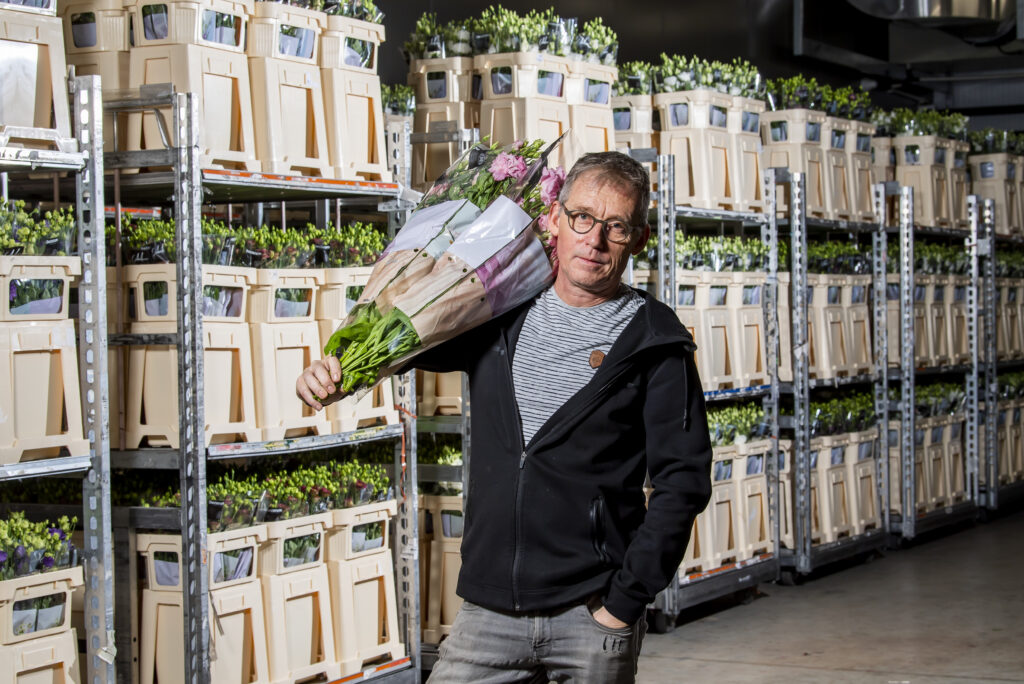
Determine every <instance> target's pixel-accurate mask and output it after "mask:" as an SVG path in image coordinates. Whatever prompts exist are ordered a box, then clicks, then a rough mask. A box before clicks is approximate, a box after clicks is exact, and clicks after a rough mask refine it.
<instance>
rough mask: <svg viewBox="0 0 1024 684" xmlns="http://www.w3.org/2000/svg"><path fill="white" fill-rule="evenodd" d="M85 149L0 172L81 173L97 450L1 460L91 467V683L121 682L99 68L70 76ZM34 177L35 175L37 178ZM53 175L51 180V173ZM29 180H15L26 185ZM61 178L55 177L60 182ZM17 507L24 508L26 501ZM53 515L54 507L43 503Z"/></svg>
mask: <svg viewBox="0 0 1024 684" xmlns="http://www.w3.org/2000/svg"><path fill="white" fill-rule="evenodd" d="M68 85H69V90H70V98H71V109H72V112H73V117H72V118H73V121H74V126H75V137H76V139H77V142H78V151H77V152H57V151H50V150H36V149H27V148H14V147H3V148H0V175H4V183H3V186H4V190H5V192H6V189H7V178H6V174H7V173H9V172H10V173H25V172H33V173H38V172H46V171H71V172H73V174H74V195H75V223H76V225H77V227H78V251H79V255H80V256H81V259H82V276H81V280H80V282H79V284H78V297H79V301H78V340H77V343H78V364H79V378H80V390H81V394H82V418H83V420H82V423H83V428H84V432H85V438H86V439H87V440H88V442H89V455H88V456H80V457H63V458H53V459H47V460H42V461H29V462H25V463H16V464H12V465H7V466H0V481H2V480H18V479H23V478H29V477H43V476H51V475H66V474H78V473H81V474H83V478H82V501H83V506H82V507H81V508H72V509H69V513H70V514H72V515H81V516H82V529H83V531H84V534H85V547H84V548H83V549H81V550H80V551H81V553H82V555H83V558H84V566H85V603H84V610H85V635H84V636H85V641H86V645H87V651H88V654H89V657H88V662H87V672H88V679H89V682H90V684H99V683H100V682H102V683H104V684H113V682H114V668H113V662H114V652H115V651H114V644H113V641H114V582H113V544H112V538H111V524H110V522H111V521H110V464H109V457H110V451H109V448H110V444H109V431H108V420H107V396H108V395H107V344H106V342H107V341H106V335H107V325H106V318H107V314H106V297H105V294H106V283H105V281H106V272H105V270H104V264H105V258H104V252H105V244H104V240H103V184H102V179H103V132H102V131H103V109H102V98H101V94H100V92H101V91H100V81H99V77H96V76H83V77H79V78H75V79H74V80H72V81H71V82H70V83H69V84H68ZM29 182H31V181H29ZM46 182H48V183H49V181H46ZM21 184H22V183H21V182H20V181H18V182H16V183H15V186H16V187H17V188H19V189H20V186H21ZM55 185H56V184H55V183H51V184H50V186H49V187H51V188H53V187H54V186H55ZM11 508H17V509H23V507H22V506H12V507H11ZM38 515H39V516H40V517H44V518H45V517H48V516H52V515H53V511H52V507H50V506H47V507H45V510H40V511H38Z"/></svg>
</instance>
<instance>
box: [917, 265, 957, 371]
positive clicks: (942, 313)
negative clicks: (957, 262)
mask: <svg viewBox="0 0 1024 684" xmlns="http://www.w3.org/2000/svg"><path fill="white" fill-rule="evenodd" d="M915 281H916V282H921V283H923V284H924V285H925V295H924V297H925V301H924V308H925V312H926V313H925V319H926V329H927V338H928V352H927V353H928V356H927V359H926V365H928V366H932V367H937V366H945V365H948V364H949V363H950V360H951V356H950V353H949V328H950V321H949V319H948V318H946V312H947V307H946V299H947V298H949V297H952V296H953V293H952V286H951V282H950V279H949V277H948V276H937V275H936V276H926V275H921V276H915Z"/></svg>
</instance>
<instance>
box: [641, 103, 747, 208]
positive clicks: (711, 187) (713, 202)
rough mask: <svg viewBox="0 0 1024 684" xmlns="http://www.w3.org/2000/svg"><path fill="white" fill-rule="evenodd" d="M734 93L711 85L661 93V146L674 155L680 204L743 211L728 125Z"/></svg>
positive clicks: (661, 150) (734, 145) (733, 149)
mask: <svg viewBox="0 0 1024 684" xmlns="http://www.w3.org/2000/svg"><path fill="white" fill-rule="evenodd" d="M732 106H733V100H732V96H730V95H726V94H724V93H720V92H717V91H712V90H688V91H685V92H678V93H659V94H657V95H655V96H654V107H655V108H656V109H657V110H658V112H659V114H660V117H661V133H660V135H659V136H658V141H659V142H658V151H659V152H660V153H661V154H674V155H675V160H676V161H675V173H676V203H677V204H681V205H687V206H692V207H700V208H704V209H730V210H738V209H739V208H740V207H741V204H742V203H741V200H740V191H739V188H738V187H737V186H736V175H737V173H738V171H737V169H736V167H737V164H738V163H739V160H738V156H737V149H736V140H735V137H734V136H733V135H731V134H730V132H729V129H728V114H729V109H730V108H731V107H732Z"/></svg>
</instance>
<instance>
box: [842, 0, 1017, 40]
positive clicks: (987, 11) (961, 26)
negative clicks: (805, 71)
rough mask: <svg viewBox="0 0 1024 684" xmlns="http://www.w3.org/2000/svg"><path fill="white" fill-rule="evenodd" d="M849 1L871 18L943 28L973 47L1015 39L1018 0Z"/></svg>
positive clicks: (848, 0)
mask: <svg viewBox="0 0 1024 684" xmlns="http://www.w3.org/2000/svg"><path fill="white" fill-rule="evenodd" d="M847 2H849V3H850V4H851V5H853V6H854V7H856V8H857V9H858V10H860V11H861V12H864V13H865V14H868V15H870V16H873V17H877V18H879V19H885V20H889V21H905V22H909V23H913V24H918V25H921V26H926V27H928V28H937V29H941V30H943V31H945V32H947V33H951V34H953V35H956V36H958V37H959V38H962V39H963V40H965V41H966V42H968V43H971V44H972V45H999V44H1002V43H1005V42H1008V41H1010V40H1013V39H1014V38H1015V37H1016V35H1015V28H1016V25H1017V3H1016V0H847Z"/></svg>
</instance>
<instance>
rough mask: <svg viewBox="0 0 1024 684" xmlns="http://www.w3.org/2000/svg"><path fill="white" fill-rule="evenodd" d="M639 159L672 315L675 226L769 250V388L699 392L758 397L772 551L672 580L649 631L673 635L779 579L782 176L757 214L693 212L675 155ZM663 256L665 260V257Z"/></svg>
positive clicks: (660, 286)
mask: <svg viewBox="0 0 1024 684" xmlns="http://www.w3.org/2000/svg"><path fill="white" fill-rule="evenodd" d="M631 155H632V156H633V157H634V158H635V159H637V160H638V161H643V162H654V163H655V165H656V170H657V183H658V185H657V187H658V190H657V191H656V192H655V193H654V197H653V198H652V199H653V200H654V201H655V202H656V207H655V210H654V213H655V215H656V218H657V229H658V233H657V240H658V248H657V253H658V259H657V278H656V283H657V286H656V290H657V291H656V296H657V297H658V299H659V300H661V301H663V302H665V303H666V304H668V305H669V306H671V307H672V308H673V309H675V308H677V307H678V297H679V293H678V288H677V287H676V264H675V230H676V226H677V224H678V223H680V222H681V223H683V224H684V225H685V224H693V223H699V224H705V225H707V224H721V225H724V224H731V225H734V226H736V225H738V226H740V228H741V229H743V228H757V229H759V232H760V238H761V240H763V241H764V243H765V244H766V245H768V248H769V249H768V253H769V271H768V274H767V278H766V281H765V285H766V287H765V293H764V297H763V298H762V306H763V308H764V314H765V343H766V357H767V360H768V364H767V365H768V376H769V383H768V384H767V385H761V386H757V387H745V388H737V389H726V390H715V391H710V392H705V393H704V400H705V401H706V402H717V401H730V400H736V399H742V398H753V397H761V401H762V404H763V406H764V410H765V414H766V416H767V418H768V423H769V434H770V436H771V438H770V442H771V448H770V452H769V456H768V462H767V466H766V468H765V470H766V478H767V482H768V508H769V516H770V521H769V524H770V526H771V528H772V530H773V533H772V536H773V539H774V540H775V541H774V549H773V552H772V553H767V554H761V555H759V556H757V557H755V558H751V559H748V560H745V561H740V562H736V563H730V564H727V565H725V566H723V567H721V568H716V569H714V570H710V571H707V572H701V573H694V574H691V575H689V576H687V577H685V578H680V577H678V576H677V577H676V578H674V579H673V581H672V583H671V584H669V586H668V587H667V588H666V589H665V590H663V591H662V592H661V593H659V594H658V596H657V598H656V599H655V601H654V603H653V604H652V606H651V608H652V609H653V613H652V618H653V625H652V628H653V629H654V630H655V631H666V630H669V629H672V627H673V626H674V623H675V617H676V616H677V615H678V614H679V613H680V611H682V610H683V609H685V608H688V607H690V606H694V605H697V604H700V603H703V602H706V601H710V600H712V599H715V598H718V597H721V596H727V595H730V594H735V593H737V592H740V591H744V590H750V589H753V588H755V587H756V586H757V585H758V584H759V583H761V582H766V581H771V580H774V579H776V578H777V577H778V574H779V567H780V566H779V526H780V518H779V479H778V435H779V414H778V407H779V383H778V359H779V335H778V307H777V302H778V268H779V263H778V225H777V218H776V210H775V197H776V194H775V193H776V186H777V185H778V184H779V183H782V182H784V181H785V173H784V172H782V171H780V170H776V169H768V170H767V171H765V172H764V174H763V177H762V196H763V197H764V203H765V209H764V212H741V211H725V210H721V211H719V210H710V209H700V208H694V207H688V206H682V205H677V204H676V203H675V157H674V155H670V154H656V153H655V151H654V150H631ZM665 255H670V256H669V257H668V258H665Z"/></svg>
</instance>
